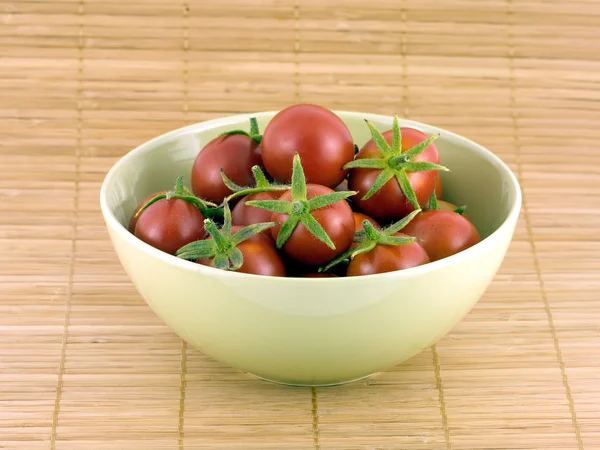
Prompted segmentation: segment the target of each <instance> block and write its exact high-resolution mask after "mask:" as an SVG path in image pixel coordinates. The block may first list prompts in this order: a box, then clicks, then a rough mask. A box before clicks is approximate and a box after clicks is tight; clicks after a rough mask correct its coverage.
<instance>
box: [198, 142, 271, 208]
mask: <svg viewBox="0 0 600 450" xmlns="http://www.w3.org/2000/svg"><path fill="white" fill-rule="evenodd" d="M260 154H261V150H260V146H259V145H258V144H257V143H256V142H254V141H253V140H252V139H250V138H249V137H248V136H244V135H240V134H234V135H230V136H221V137H218V138H215V139H213V140H212V141H210V142H209V143H208V144H206V146H205V147H204V148H203V149H202V151H200V153H198V156H197V157H196V160H195V161H194V165H193V166H192V190H193V191H194V194H195V195H196V196H198V197H200V198H203V199H205V200H208V201H211V202H214V203H217V204H219V203H221V202H222V201H223V199H224V198H225V197H227V196H228V195H230V194H231V193H232V192H231V190H230V189H229V188H228V187H227V186H225V184H224V183H223V178H222V177H221V169H223V171H224V172H225V175H227V176H228V177H229V178H230V179H231V181H233V182H234V183H236V184H238V185H240V186H251V185H252V184H254V177H253V176H252V166H256V165H258V166H260V167H262V166H263V164H262V158H261V156H260Z"/></svg>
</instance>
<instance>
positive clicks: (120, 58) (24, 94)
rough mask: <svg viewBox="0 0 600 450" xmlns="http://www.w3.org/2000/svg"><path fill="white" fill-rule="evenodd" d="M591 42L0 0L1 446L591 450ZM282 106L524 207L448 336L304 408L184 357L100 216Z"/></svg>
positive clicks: (498, 25) (598, 377)
mask: <svg viewBox="0 0 600 450" xmlns="http://www.w3.org/2000/svg"><path fill="white" fill-rule="evenodd" d="M599 24H600V3H599V2H597V1H595V0H575V1H570V0H569V1H565V0H545V1H542V0H504V1H495V0H489V1H488V0H485V1H483V0H451V1H443V2H437V1H436V2H434V1H432V0H422V1H417V0H370V1H364V0H360V1H359V0H343V1H342V0H334V1H329V2H324V3H322V2H321V0H308V1H303V2H300V1H298V2H296V3H294V1H292V0H264V1H258V0H254V1H244V0H218V1H216V0H197V1H188V2H183V3H180V2H179V3H178V2H171V1H166V0H163V1H161V0H129V1H122V0H118V1H117V0H93V1H88V0H86V1H83V0H81V1H80V0H56V1H52V0H45V1H30V0H26V1H0V448H2V449H27V450H37V449H60V450H75V449H77V450H79V449H81V450H87V449H89V450H91V449H184V448H185V449H213V448H214V449H234V448H240V449H242V448H243V449H267V448H272V449H281V448H294V449H311V448H314V449H323V450H325V449H450V448H452V449H583V448H585V449H600V357H599V355H600V294H599V293H598V289H599V288H600V238H599V235H600V233H599V232H600V149H599V142H600V126H599V125H600V26H599ZM299 101H305V102H316V103H319V104H322V105H324V106H327V107H330V108H332V109H345V110H358V111H365V112H377V113H386V114H392V113H395V112H398V113H399V114H400V115H402V116H404V117H407V118H410V119H415V120H420V121H424V122H428V123H432V124H435V125H438V126H441V127H445V128H449V129H451V130H453V131H455V132H458V133H461V134H464V135H466V136H468V137H469V138H471V139H474V140H476V141H478V142H480V143H482V144H483V145H485V146H487V147H488V148H490V149H491V150H492V151H494V152H495V153H496V154H498V155H499V156H500V157H501V158H503V159H504V160H505V161H506V162H507V163H509V164H510V165H511V167H512V168H513V169H514V170H515V172H516V173H517V174H518V176H519V178H520V181H521V183H522V186H523V191H524V208H523V213H522V215H521V219H520V222H519V226H518V230H517V232H516V235H515V238H514V242H513V244H512V246H511V248H510V251H509V254H508V255H507V258H506V261H505V263H504V265H503V266H502V269H501V271H500V273H499V274H498V276H497V277H496V279H495V280H494V282H493V284H492V285H491V286H490V288H489V290H488V292H487V293H486V294H485V297H484V298H483V299H482V300H481V302H480V303H479V304H478V305H477V306H476V307H475V309H474V310H473V311H472V312H471V313H470V314H469V315H468V317H467V318H466V319H465V320H464V321H463V322H462V323H461V324H460V325H458V326H457V327H456V329H454V330H453V331H452V332H451V333H450V334H449V335H448V336H447V337H446V338H444V339H443V340H442V341H441V342H439V343H438V345H436V346H434V347H433V348H431V349H428V350H427V351H425V352H424V353H422V354H420V355H419V356H417V357H415V358H414V359H412V360H411V361H409V362H407V363H406V364H403V365H401V366H399V367H397V368H395V369H394V370H391V371H389V372H387V373H382V374H380V375H377V376H375V377H374V378H372V379H370V380H367V381H364V382H360V383H355V384H352V385H347V386H343V387H336V388H326V389H325V388H324V389H316V390H310V389H298V388H286V387H280V386H275V385H271V384H266V383H262V382H258V381H255V380H253V379H250V378H248V377H247V376H245V375H243V374H240V373H238V372H236V371H234V370H231V369H229V368H227V367H224V366H223V365H221V364H218V363H215V362H214V361H212V360H210V359H208V358H207V357H205V356H203V355H202V354H200V353H199V352H197V351H195V350H194V349H191V348H188V347H187V346H186V345H185V344H182V342H181V341H180V340H179V339H177V338H176V337H175V336H174V334H173V333H172V332H171V331H170V330H169V329H168V328H166V327H165V326H164V325H163V324H162V323H161V322H160V321H159V320H158V319H157V318H156V317H155V315H154V314H153V313H152V312H151V310H150V309H149V308H148V307H147V306H146V305H145V303H144V302H143V301H142V299H141V298H140V296H139V295H138V294H137V293H136V292H135V290H134V288H133V286H132V285H131V283H130V282H129V281H128V279H127V277H126V276H125V274H124V272H123V270H122V268H121V267H120V265H119V263H118V261H117V258H116V256H115V254H114V252H113V249H112V247H111V244H110V243H109V240H108V237H107V234H106V232H105V228H104V225H103V222H102V218H101V215H100V212H99V206H98V191H99V186H100V183H101V181H102V179H103V177H104V175H105V173H106V171H107V170H108V169H109V168H110V166H111V165H112V164H113V163H114V162H115V161H116V159H117V158H118V157H119V156H121V155H123V154H124V153H126V152H127V151H129V150H130V149H132V148H133V147H135V146H137V145H138V144H140V143H142V142H144V141H145V140H147V139H149V138H151V137H153V136H156V135H158V134H160V133H162V132H166V131H168V130H171V129H173V128H177V127H180V126H182V125H184V124H187V123H192V122H197V121H201V120H204V119H207V118H212V117H220V116H225V115H229V114H232V113H236V112H248V111H259V110H270V109H278V108H281V107H284V106H287V105H289V104H291V103H294V102H299Z"/></svg>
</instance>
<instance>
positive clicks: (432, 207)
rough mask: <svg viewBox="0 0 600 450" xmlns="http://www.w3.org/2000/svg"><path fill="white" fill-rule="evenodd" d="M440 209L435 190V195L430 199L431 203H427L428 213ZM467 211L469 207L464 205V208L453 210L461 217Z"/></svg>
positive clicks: (459, 207)
mask: <svg viewBox="0 0 600 450" xmlns="http://www.w3.org/2000/svg"><path fill="white" fill-rule="evenodd" d="M438 209H440V208H439V206H438V198H437V196H436V193H435V189H434V190H433V194H431V197H429V203H427V208H426V210H427V211H435V210H438ZM466 210H467V205H462V206H458V207H457V208H456V209H454V210H453V212H455V213H456V214H460V215H461V216H462V215H464V213H465V211H466Z"/></svg>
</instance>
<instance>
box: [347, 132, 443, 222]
mask: <svg viewBox="0 0 600 450" xmlns="http://www.w3.org/2000/svg"><path fill="white" fill-rule="evenodd" d="M401 132H402V148H403V149H405V150H407V149H410V148H412V147H414V146H415V145H417V144H419V143H420V142H423V141H425V140H427V135H426V134H424V133H422V132H420V131H418V130H415V129H413V128H402V129H401ZM382 134H383V137H384V138H385V140H386V141H387V142H388V143H389V144H391V143H392V131H391V130H389V131H386V132H385V133H382ZM380 157H381V152H380V151H379V149H378V148H377V146H376V145H375V142H373V140H372V139H371V140H370V141H369V142H367V143H366V144H365V145H364V147H363V148H362V149H361V150H360V152H358V155H356V158H357V159H367V158H380ZM413 161H427V162H432V163H435V164H439V162H440V158H439V154H438V151H437V148H436V147H435V144H433V143H432V144H430V145H429V146H428V147H427V148H426V149H425V151H424V152H423V153H421V154H420V155H419V156H417V157H416V158H415V159H413ZM380 173H381V170H379V169H352V171H351V172H350V178H349V180H348V185H349V186H350V190H352V191H358V194H357V195H355V196H354V197H353V200H354V201H355V202H356V204H357V206H358V209H359V210H361V211H362V212H364V213H365V214H367V215H369V216H371V217H373V218H374V219H375V220H379V221H389V220H399V219H401V218H402V217H405V216H406V215H408V214H409V213H411V212H412V211H414V208H413V206H412V205H411V203H410V202H409V201H408V200H407V199H406V197H405V195H404V193H403V192H402V190H401V189H400V186H399V184H398V181H397V180H396V178H392V179H391V180H390V181H388V182H387V183H386V184H384V185H383V187H382V188H381V189H380V190H379V191H377V192H376V193H375V194H374V195H373V196H372V197H371V198H369V199H368V200H361V199H362V197H364V196H365V194H366V193H367V192H368V191H369V189H371V186H373V184H374V183H375V179H376V178H377V176H378V175H379V174H380ZM437 177H438V173H437V171H435V170H427V171H424V172H410V173H409V174H408V179H409V181H410V184H411V186H412V188H413V190H414V191H415V195H416V197H417V201H418V202H419V205H421V206H424V205H426V204H427V203H428V202H429V198H430V197H431V194H432V193H433V190H434V188H435V184H436V181H437Z"/></svg>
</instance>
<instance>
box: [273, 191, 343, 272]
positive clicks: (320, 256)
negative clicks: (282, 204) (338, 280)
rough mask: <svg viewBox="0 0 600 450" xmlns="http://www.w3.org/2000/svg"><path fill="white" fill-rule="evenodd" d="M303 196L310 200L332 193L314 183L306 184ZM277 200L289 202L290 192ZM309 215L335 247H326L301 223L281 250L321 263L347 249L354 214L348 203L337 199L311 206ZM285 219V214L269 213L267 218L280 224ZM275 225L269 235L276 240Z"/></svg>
mask: <svg viewBox="0 0 600 450" xmlns="http://www.w3.org/2000/svg"><path fill="white" fill-rule="evenodd" d="M306 187H307V193H308V195H307V198H308V199H309V200H310V199H311V198H313V197H316V196H318V195H324V194H331V193H332V192H334V191H333V190H331V189H329V188H328V187H325V186H321V185H318V184H308V185H307V186H306ZM280 199H281V200H285V201H288V202H289V201H291V200H292V193H291V191H286V192H285V193H284V194H283V195H282V196H281V197H280ZM311 215H312V216H313V217H314V218H315V219H316V220H317V222H319V224H320V225H321V226H322V227H323V229H324V230H325V232H326V233H327V234H328V235H329V238H330V239H331V241H332V242H333V244H334V245H335V250H332V249H330V248H329V247H328V246H327V245H326V244H324V243H323V242H321V241H319V240H318V239H317V238H316V237H315V236H313V235H312V234H311V233H310V231H308V230H307V229H306V227H305V226H304V225H302V223H298V225H297V226H296V228H295V229H294V231H293V232H292V235H291V236H290V237H289V239H288V240H287V241H286V242H285V244H284V245H283V251H284V252H285V253H286V254H287V255H288V256H289V257H290V258H293V259H294V260H296V261H298V262H301V263H302V264H306V265H309V266H315V265H320V264H325V263H328V262H329V261H331V260H332V259H334V258H335V257H336V256H338V255H341V254H342V253H344V252H345V251H346V250H348V249H349V248H350V245H351V244H352V240H353V239H354V217H353V215H352V209H351V208H350V205H348V202H346V201H345V200H341V201H339V202H335V203H334V204H332V205H330V206H326V207H324V208H320V209H315V210H314V211H312V212H311ZM287 219H288V216H287V215H286V214H279V213H273V214H272V216H271V221H273V222H279V223H284V222H285V221H286V220H287ZM280 228H281V226H279V227H273V228H271V233H272V235H273V238H274V239H275V240H277V236H278V234H279V229H280Z"/></svg>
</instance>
